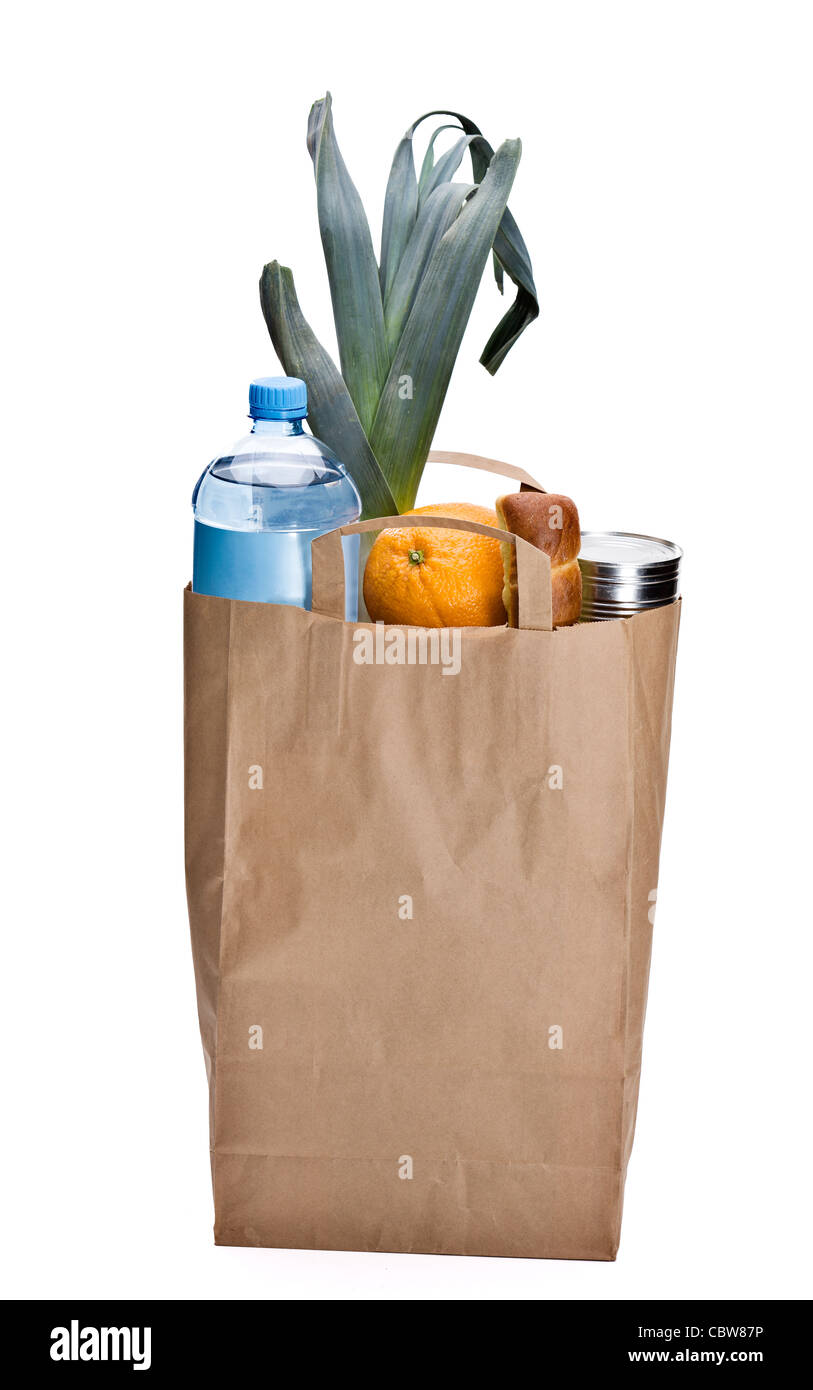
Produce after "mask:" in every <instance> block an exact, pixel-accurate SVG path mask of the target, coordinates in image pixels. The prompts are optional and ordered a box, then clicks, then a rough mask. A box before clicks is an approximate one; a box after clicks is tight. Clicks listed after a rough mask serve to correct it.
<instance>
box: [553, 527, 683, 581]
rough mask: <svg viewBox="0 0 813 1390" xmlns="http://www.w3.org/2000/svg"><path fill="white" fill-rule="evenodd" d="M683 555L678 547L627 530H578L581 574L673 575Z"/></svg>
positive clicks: (669, 542)
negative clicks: (580, 535)
mask: <svg viewBox="0 0 813 1390" xmlns="http://www.w3.org/2000/svg"><path fill="white" fill-rule="evenodd" d="M682 555H683V551H682V550H681V548H680V546H679V545H675V544H674V543H673V542H672V541H664V540H661V539H660V538H659V537H657V536H639V535H636V534H634V533H633V532H627V531H582V540H581V550H580V552H579V565H580V566H581V570H582V573H583V574H585V575H595V576H597V577H599V576H606V577H607V578H611V577H614V576H616V577H618V576H621V575H624V576H627V575H629V577H630V578H632V577H637V578H640V579H643V578H645V577H647V576H649V577H652V578H656V577H657V578H664V577H665V576H666V574H667V573H674V574H677V571H678V569H679V567H680V560H681V557H682Z"/></svg>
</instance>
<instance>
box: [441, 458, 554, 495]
mask: <svg viewBox="0 0 813 1390" xmlns="http://www.w3.org/2000/svg"><path fill="white" fill-rule="evenodd" d="M426 461H427V463H451V464H453V465H454V466H455V467H456V468H477V469H478V470H479V471H480V472H482V473H501V474H502V475H503V477H504V478H513V479H514V480H515V482H518V483H521V484H522V487H523V488H528V489H530V490H531V491H533V492H544V491H545V489H544V488H543V487H542V485H541V483H538V482H537V481H536V478H534V477H532V476H531V474H530V473H526V472H525V469H524V468H517V466H516V464H514V463H500V461H499V459H487V458H483V457H482V456H481V455H480V454H456V453H451V454H450V453H447V452H446V451H445V450H443V449H432V450H431V452H430V453H429V455H428V456H427V460H426Z"/></svg>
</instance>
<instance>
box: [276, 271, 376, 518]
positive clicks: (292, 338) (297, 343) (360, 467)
mask: <svg viewBox="0 0 813 1390" xmlns="http://www.w3.org/2000/svg"><path fill="white" fill-rule="evenodd" d="M260 302H261V304H262V310H263V316H264V318H265V321H266V324H267V325H268V331H269V333H270V334H271V341H272V343H273V344H274V349H275V351H276V354H277V356H278V357H279V360H280V362H281V363H282V365H283V367H284V369H285V371H286V373H287V374H288V376H298V377H301V378H302V380H303V381H305V382H307V386H308V419H309V422H310V425H311V428H312V429H313V432H314V434H315V435H316V437H317V438H318V439H322V440H324V442H325V444H327V445H328V447H329V448H331V449H332V450H333V452H334V453H335V455H336V457H337V458H338V459H340V461H341V462H342V463H343V464H344V466H345V468H346V469H347V470H348V472H349V474H350V476H351V477H352V479H353V482H354V483H355V484H356V487H357V488H358V490H359V492H360V494H361V500H362V507H363V510H362V513H361V514H362V517H373V516H392V514H393V511H394V510H397V508H396V506H395V500H394V498H393V495H392V492H391V491H390V489H389V487H388V485H387V482H386V479H385V477H384V474H383V473H382V471H381V469H380V467H379V465H378V462H377V460H376V457H375V454H374V453H373V451H372V449H371V447H370V444H369V442H368V440H367V436H366V434H365V433H364V430H363V429H362V426H361V422H360V420H359V417H358V415H357V413H356V409H355V407H354V405H353V402H352V400H351V399H350V394H349V392H348V390H347V387H346V385H345V383H344V381H343V379H342V377H341V375H340V373H339V370H338V368H337V366H336V364H335V362H334V361H333V358H332V357H331V356H330V354H329V353H328V352H326V350H325V349H324V348H323V347H322V344H321V343H320V342H319V340H318V338H317V337H316V335H315V334H314V332H313V329H312V328H311V327H310V324H309V323H308V322H307V320H306V319H305V317H304V315H303V313H302V310H301V309H300V307H299V300H298V299H297V295H296V288H295V286H294V277H293V275H292V274H291V271H290V270H289V269H288V267H287V266H283V265H280V264H279V262H278V261H271V262H270V264H269V265H267V266H266V267H265V268H264V270H263V273H262V276H261V279H260Z"/></svg>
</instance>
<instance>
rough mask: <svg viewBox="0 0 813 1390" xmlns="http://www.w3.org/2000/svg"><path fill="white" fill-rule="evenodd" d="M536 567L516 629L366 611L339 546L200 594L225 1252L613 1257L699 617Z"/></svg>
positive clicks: (524, 562)
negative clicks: (583, 614) (553, 588)
mask: <svg viewBox="0 0 813 1390" xmlns="http://www.w3.org/2000/svg"><path fill="white" fill-rule="evenodd" d="M445 457H448V456H445ZM464 459H465V461H466V462H468V463H470V462H471V460H470V459H468V457H466V456H464ZM480 462H481V465H482V461H480ZM491 466H492V467H493V468H494V471H498V472H499V471H502V472H508V473H509V475H510V476H514V477H517V476H519V480H520V481H524V483H525V486H529V485H532V480H530V479H528V477H527V475H521V476H520V475H519V474H518V473H517V471H516V470H510V469H507V467H506V466H502V465H496V464H495V465H491ZM520 473H521V471H520ZM401 520H402V521H403V518H401ZM420 521H421V525H422V526H423V525H427V524H434V523H435V522H437V524H439V525H451V526H453V528H454V529H457V530H460V529H481V530H484V533H485V534H489V531H488V528H476V527H473V526H472V524H471V523H469V524H467V525H465V526H464V524H463V523H461V522H460V521H459V520H454V521H453V522H444V521H443V520H442V519H440V518H434V517H433V518H430V517H425V516H423V517H421V519H420ZM381 524H382V522H380V521H379V522H374V523H361V524H360V525H359V526H357V527H356V528H352V527H350V528H347V527H346V528H344V532H345V533H347V532H349V531H352V530H354V529H356V530H358V529H370V528H371V527H375V526H380V525H381ZM500 535H501V538H502V539H503V540H504V539H505V533H504V532H502V533H500ZM517 553H518V576H519V589H520V605H521V606H520V622H521V623H522V627H521V628H519V629H508V628H464V629H456V630H454V632H452V631H450V630H445V631H444V632H443V633H440V632H438V631H437V630H436V631H435V634H434V636H431V635H429V634H426V633H422V632H421V631H420V630H418V629H414V628H412V629H407V628H401V629H390V628H387V629H384V628H383V627H382V625H378V627H376V626H375V625H372V624H369V623H347V622H344V621H343V620H342V616H341V615H342V613H343V611H344V609H343V568H342V558H341V545H340V540H339V534H338V533H337V532H334V533H331V534H330V535H328V536H326V537H322V538H321V539H320V540H319V541H317V542H316V543H315V544H314V547H313V559H314V576H313V595H314V600H313V601H314V611H313V612H305V611H304V610H302V609H298V608H291V607H281V606H279V607H278V606H275V605H269V604H261V603H241V602H233V601H230V600H227V599H219V598H208V597H205V596H203V595H199V594H193V593H191V592H190V591H189V590H187V592H186V594H185V664H186V847H187V885H188V896H189V912H190V920H191V929H192V945H193V953H194V961H195V973H196V981H197V993H198V1006H199V1014H200V1025H201V1033H202V1037H203V1046H204V1051H205V1055H206V1064H207V1070H208V1076H209V1090H210V1101H211V1104H210V1116H211V1158H212V1173H213V1183H214V1200H215V1240H216V1241H217V1242H218V1243H219V1244H223V1245H267V1246H297V1247H305V1248H309V1249H314V1248H322V1249H351V1250H379V1251H422V1252H430V1253H446V1254H461V1255H516V1256H544V1257H550V1258H560V1259H562V1258H565V1259H596V1260H611V1259H613V1258H614V1257H615V1254H616V1250H617V1248H618V1241H619V1232H620V1224H621V1208H622V1199H623V1189H624V1178H625V1173H626V1167H627V1160H628V1158H629V1154H630V1148H631V1145H632V1136H633V1129H634V1124H635V1111H636V1103H637V1096H638V1078H639V1069H640V1062H641V1041H642V1028H643V1020H644V1009H645V1002H646V990H647V977H648V972H649V955H650V942H651V936H652V926H651V918H652V916H653V902H654V898H655V889H656V887H657V881H658V854H659V847H660V836H661V825H662V820H663V809H664V793H665V787H666V769H667V757H668V749H669V731H670V712H671V704H672V686H673V678H674V667H675V651H676V644H677V632H678V618H679V607H680V605H679V604H678V603H675V604H673V605H671V606H669V607H664V608H658V609H654V610H653V611H651V612H646V613H641V614H639V615H637V616H635V617H633V618H630V619H625V620H622V621H616V622H605V623H590V624H582V625H580V626H577V627H572V628H560V629H558V630H556V631H550V612H551V602H550V566H549V562H548V561H547V557H546V556H544V555H543V554H542V552H540V551H538V550H535V549H534V548H533V547H531V546H528V545H526V544H525V543H523V542H521V541H520V542H518V543H517ZM546 629H547V630H546ZM410 634H411V637H410ZM410 640H411V642H412V646H411V648H410V646H409V641H410ZM410 655H411V657H412V659H410Z"/></svg>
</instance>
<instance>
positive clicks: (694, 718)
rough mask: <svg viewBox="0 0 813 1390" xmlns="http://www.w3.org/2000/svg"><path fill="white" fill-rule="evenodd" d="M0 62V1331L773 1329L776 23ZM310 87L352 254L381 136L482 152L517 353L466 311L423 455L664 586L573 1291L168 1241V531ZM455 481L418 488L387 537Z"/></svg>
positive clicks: (252, 348) (801, 1021)
mask: <svg viewBox="0 0 813 1390" xmlns="http://www.w3.org/2000/svg"><path fill="white" fill-rule="evenodd" d="M5 27H6V33H5V36H4V41H3V45H2V48H3V56H2V81H1V82H0V93H1V94H2V103H3V113H2V116H3V130H4V135H5V144H6V153H5V155H4V161H3V162H4V171H3V192H4V194H5V212H4V217H3V224H2V235H3V239H4V242H5V247H4V252H3V261H2V274H3V298H4V309H3V327H4V330H5V334H4V336H5V346H4V361H3V367H2V385H3V391H4V397H5V405H4V409H3V414H2V438H3V474H2V479H3V510H2V516H3V530H2V535H3V543H2V547H1V548H0V553H2V560H3V567H4V580H3V593H4V598H5V604H4V609H5V619H4V634H3V635H4V643H3V648H4V654H5V657H6V663H5V665H6V673H5V676H4V679H3V693H4V696H5V697H6V700H7V701H8V712H7V713H6V715H5V718H4V721H3V727H4V731H5V733H6V736H7V740H8V751H7V754H6V758H5V768H6V769H7V770H6V772H5V773H4V779H3V780H4V785H5V790H6V793H7V796H8V822H7V831H6V834H5V836H4V847H5V849H6V853H7V866H6V869H5V874H4V879H3V906H4V908H5V913H4V916H5V937H4V945H3V955H2V967H3V971H2V973H3V981H4V985H3V996H2V1008H1V1009H0V1016H1V1020H2V1026H3V1030H4V1033H5V1035H6V1036H5V1040H4V1043H3V1059H4V1082H3V1094H2V1100H0V1109H1V1112H2V1120H3V1128H4V1137H3V1142H2V1164H3V1168H4V1170H5V1171H4V1175H3V1177H2V1186H1V1187H0V1191H2V1193H3V1203H2V1205H3V1212H2V1242H1V1244H2V1259H3V1265H4V1273H3V1281H4V1291H5V1293H6V1294H7V1295H9V1296H26V1297H59V1298H63V1297H68V1296H71V1297H74V1296H75V1297H80V1296H111V1297H118V1296H122V1297H123V1296H131V1295H132V1296H142V1297H149V1296H155V1297H164V1298H167V1297H169V1298H174V1297H182V1296H192V1297H217V1298H235V1297H250V1298H267V1297H271V1298H283V1299H290V1298H333V1299H335V1298H343V1299H344V1298H366V1299H369V1298H385V1299H389V1298H394V1299H404V1298H406V1299H411V1298H433V1299H445V1298H463V1299H466V1298H475V1299H483V1298H487V1299H525V1298H560V1297H571V1296H576V1297H579V1298H585V1299H617V1298H632V1297H638V1296H642V1297H655V1298H668V1297H672V1296H699V1297H703V1298H717V1297H733V1298H738V1297H750V1296H755V1297H758V1296H767V1297H782V1296H789V1297H802V1296H809V1295H810V1293H811V1280H810V1271H809V1251H810V1248H811V1229H810V1206H809V1189H810V1179H809V1171H810V1144H811V1133H810V1119H809V1114H808V1109H809V1090H810V1080H809V1078H810V1061H811V1056H810V1030H811V1026H812V1025H811V1017H810V1015H811V1010H810V996H811V984H810V966H811V945H810V926H811V923H810V910H809V899H810V892H809V868H810V825H809V815H808V812H809V800H810V792H809V787H810V764H809V761H808V754H809V743H808V727H809V720H810V688H809V670H810V648H811V573H812V572H813V566H812V565H811V554H810V535H811V531H810V515H811V513H810V501H811V498H810V480H809V474H810V465H811V409H810V382H811V366H812V365H813V363H812V362H811V324H813V294H812V293H811V291H812V289H813V285H812V283H811V262H812V261H813V256H812V255H811V248H812V247H813V206H812V204H811V180H810V156H811V148H810V146H811V141H810V135H811V120H812V119H813V108H812V104H811V83H810V71H811V58H812V57H813V53H812V52H811V49H812V48H813V44H812V43H811V38H812V37H813V33H812V30H813V12H811V7H810V5H809V4H794V3H787V2H786V0H770V3H749V0H736V3H734V2H733V0H732V3H724V0H702V2H700V3H698V0H679V3H678V0H675V3H664V2H663V0H660V2H659V0H642V2H641V3H630V2H629V0H614V2H613V3H581V2H580V0H567V3H564V2H563V3H559V4H544V3H543V4H537V5H534V6H526V7H520V6H514V7H513V8H506V9H503V10H500V9H499V8H497V9H495V8H494V7H493V6H487V5H479V4H471V5H468V6H466V7H465V8H461V7H458V6H455V7H451V6H444V5H442V4H438V3H433V4H426V3H423V2H422V0H421V2H420V3H415V2H414V0H409V3H404V4H401V5H397V6H388V7H387V6H384V5H382V4H380V3H379V4H358V3H357V4H353V3H352V0H346V3H342V4H332V5H320V4H318V3H314V4H311V5H309V6H300V7H290V6H279V7H277V6H274V5H273V4H271V3H263V4H240V3H229V4H209V3H204V2H203V0H198V2H197V3H195V4H177V3H176V4H173V3H166V0H164V3H161V4H156V3H152V2H151V0H145V2H144V3H141V4H140V5H138V6H130V7H122V6H110V5H105V4H101V3H82V0H77V3H74V4H72V5H69V6H67V5H60V4H55V3H50V4H48V3H45V4H41V5H38V6H35V7H34V6H20V5H18V6H15V7H14V9H13V11H12V12H11V14H10V17H9V18H8V19H7V21H6V26H5ZM328 87H329V88H330V89H331V90H332V92H333V95H334V100H335V120H336V129H337V133H338V137H339V140H340V143H341V146H342V150H343V153H344V155H345V158H346V160H347V162H348V164H349V166H350V169H351V172H352V173H353V175H354V177H355V179H356V182H357V184H358V185H359V187H360V190H361V192H362V195H363V197H364V199H365V202H366V205H367V207H368V211H369V215H370V219H371V224H372V227H373V235H374V239H375V241H376V243H377V242H378V237H379V231H380V215H381V205H382V197H383V189H384V184H385V180H386V176H387V173H388V170H389V163H390V159H391V157H392V152H393V150H394V148H395V144H396V141H397V139H398V137H399V136H400V135H401V133H402V132H403V130H404V129H405V127H406V126H407V124H408V123H409V122H411V121H412V120H413V119H414V118H415V117H416V116H418V115H419V114H420V113H421V112H423V111H425V110H428V109H431V108H433V107H446V106H450V107H452V108H456V109H458V110H461V111H463V112H465V113H467V114H468V115H470V116H471V117H472V118H473V119H475V120H476V121H477V122H478V123H479V124H480V125H481V126H482V128H483V129H484V131H485V132H486V134H487V135H488V137H489V138H490V139H491V141H492V142H493V143H495V144H496V143H498V142H499V141H500V140H501V139H503V138H505V137H506V136H514V135H521V136H522V139H523V145H524V154H523V161H522V165H521V167H520V171H519V174H518V177H517V181H516V184H515V188H514V193H513V195H512V198H511V206H512V209H513V211H514V213H515V215H516V217H517V220H518V221H519V224H520V227H521V229H522V231H523V233H524V235H525V238H526V240H527V243H528V246H529V250H530V252H531V256H532V259H533V264H534V270H535V274H536V280H537V284H538V287H539V290H540V295H541V299H542V304H543V313H542V316H541V318H540V319H539V321H538V322H537V323H536V324H535V325H534V326H533V327H532V328H531V329H529V331H528V332H527V334H526V335H525V337H524V338H523V339H522V340H521V342H520V343H519V345H518V346H517V347H516V348H515V349H514V351H513V352H512V354H511V355H510V357H509V358H508V360H507V362H506V363H505V365H504V366H503V368H502V370H501V371H500V372H499V373H498V375H497V377H496V378H494V379H491V378H490V377H488V376H487V374H486V373H485V372H484V371H483V369H482V368H481V367H480V366H479V365H478V362H477V358H478V356H479V352H480V350H481V348H482V346H483V343H484V342H485V340H486V338H487V336H488V333H489V332H490V330H491V328H492V327H493V325H494V324H495V323H496V321H497V319H498V318H499V316H500V314H501V312H502V309H503V304H502V302H501V301H500V300H499V297H498V295H497V291H496V288H495V286H494V284H493V281H492V280H491V277H490V271H489V272H488V274H487V276H486V278H485V280H484V283H483V287H482V290H481V295H480V298H479V300H478V303H477V306H476V309H475V312H474V315H473V318H472V322H471V325H470V330H469V332H468V334H467V337H466V339H465V342H464V344H463V348H462V351H461V354H460V358H459V361H458V366H457V369H456V373H455V376H454V379H453V383H452V387H451V390H450V392H449V396H448V399H447V403H446V407H445V410H444V413H443V416H442V418H441V421H440V425H439V428H438V432H437V436H436V444H437V445H438V447H444V448H452V449H468V450H471V451H474V452H478V453H482V454H492V455H494V456H496V457H501V458H505V459H510V460H513V461H514V462H516V463H521V464H524V465H525V466H527V467H528V468H530V469H531V470H532V471H533V472H535V473H536V474H538V475H539V476H540V478H541V480H542V481H543V483H544V484H545V485H546V486H547V487H549V488H551V489H558V490H562V491H565V492H568V493H570V494H571V495H572V496H573V497H574V498H575V499H576V501H577V503H578V505H579V507H580V510H581V516H582V523H583V525H584V526H585V527H589V526H594V527H599V528H610V529H612V528H620V529H626V530H631V531H645V532H649V533H652V534H655V535H663V536H668V537H670V538H674V539H675V540H678V541H679V542H680V543H681V544H682V545H683V546H684V548H685V552H686V559H685V569H684V581H683V590H684V595H685V602H684V609H683V628H682V633H681V639H680V650H679V659H678V679H677V694H676V704H675V716H674V736H673V750H672V751H673V757H672V767H671V772H670V786H669V796H668V807H667V818H666V825H665V832H664V844H663V855H662V864H661V877H660V884H659V905H658V917H657V925H656V931H655V945H654V956H653V966H652V981H651V990H650V1004H649V1013H648V1019H647V1029H646V1037H645V1046H644V1069H643V1081H642V1088H641V1101H640V1112H639V1123H638V1132H637V1137H636V1141H635V1149H634V1152H633V1156H632V1161H631V1164H630V1170H629V1178H628V1184H627V1201H626V1212H625V1220H624V1230H623V1236H622V1243H621V1249H620V1254H619V1258H618V1261H617V1263H615V1264H614V1265H602V1264H588V1263H573V1264H569V1263H561V1262H555V1263H548V1262H544V1261H538V1262H535V1261H509V1260H474V1259H465V1260H464V1259H439V1258H431V1257H420V1256H400V1257H398V1256H388V1255H379V1256H372V1255H361V1254H320V1253H307V1252H296V1251H271V1250H240V1249H215V1248H214V1247H213V1246H212V1243H211V1219H212V1212H211V1198H210V1188H209V1163H208V1152H207V1149H208V1140H207V1099H206V1084H205V1077H204V1067H203V1058H202V1053H201V1049H200V1043H199V1038H198V1031H197V1018H196V1012H195V1000H194V989H193V981H192V967H191V960H190V953H189V945H188V927H187V919H186V903H185V893H184V883H183V870H182V865H183V844H182V762H181V589H182V587H183V585H184V583H185V582H186V581H187V579H188V578H189V576H190V568H191V541H192V532H191V514H190V506H189V499H190V493H191V489H192V486H193V483H194V481H195V479H196V477H197V475H198V474H199V472H200V471H201V470H202V468H203V467H204V466H205V464H206V463H207V462H208V460H209V459H210V458H211V457H212V455H213V454H214V453H215V451H217V450H219V449H220V448H221V447H222V446H224V445H225V444H227V443H229V442H230V440H232V439H233V438H235V437H236V436H237V435H239V434H240V433H242V431H243V425H244V417H245V411H246V391H247V386H248V382H249V380H250V379H251V377H252V376H254V375H257V374H260V373H264V372H273V371H275V370H277V364H276V361H275V358H274V354H273V352H272V349H271V346H270V343H269V341H268V338H267V334H266V330H265V327H264V324H263V320H262V316H261V313H260V308H259V303H258V295H257V280H258V277H259V273H260V270H261V267H262V265H263V263H264V262H265V261H268V260H270V259H272V258H273V257H278V258H279V259H280V260H282V261H283V262H284V263H286V264H289V265H291V266H292V267H293V269H294V271H295V275H296V279H297V284H298V287H299V293H300V298H301V301H302V304H303V307H304V309H305V312H306V314H307V315H308V317H309V318H310V320H311V322H312V323H313V325H314V326H315V328H316V329H317V331H318V332H319V333H320V334H321V335H322V336H323V338H324V339H325V340H326V341H327V342H328V343H329V344H330V345H332V343H333V338H332V331H331V321H330V311H329V300H328V293H327V282H326V278H325V274H324V266H323V262H322V258H321V247H320V243H319V239H318V232H317V225H316V216H315V200H314V189H313V180H312V171H311V166H310V161H309V159H308V155H307V152H306V149H305V129H306V121H307V115H308V109H309V106H310V103H311V101H312V100H314V99H315V98H316V97H318V96H320V95H322V94H323V93H324V91H325V90H326V88H328ZM498 486H499V484H498V483H496V482H494V483H492V482H491V480H489V479H476V478H475V479H470V478H468V477H463V478H461V477H460V476H457V475H454V476H453V477H452V478H451V479H450V478H449V477H448V476H444V475H443V474H442V472H441V471H438V470H429V471H428V472H427V475H426V479H425V486H424V489H423V492H422V494H421V500H422V501H429V500H435V501H444V500H451V499H452V498H454V497H457V498H461V497H468V498H472V499H475V498H477V499H482V500H484V501H489V502H490V501H491V500H492V498H493V496H494V495H495V492H496V490H497V488H498Z"/></svg>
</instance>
